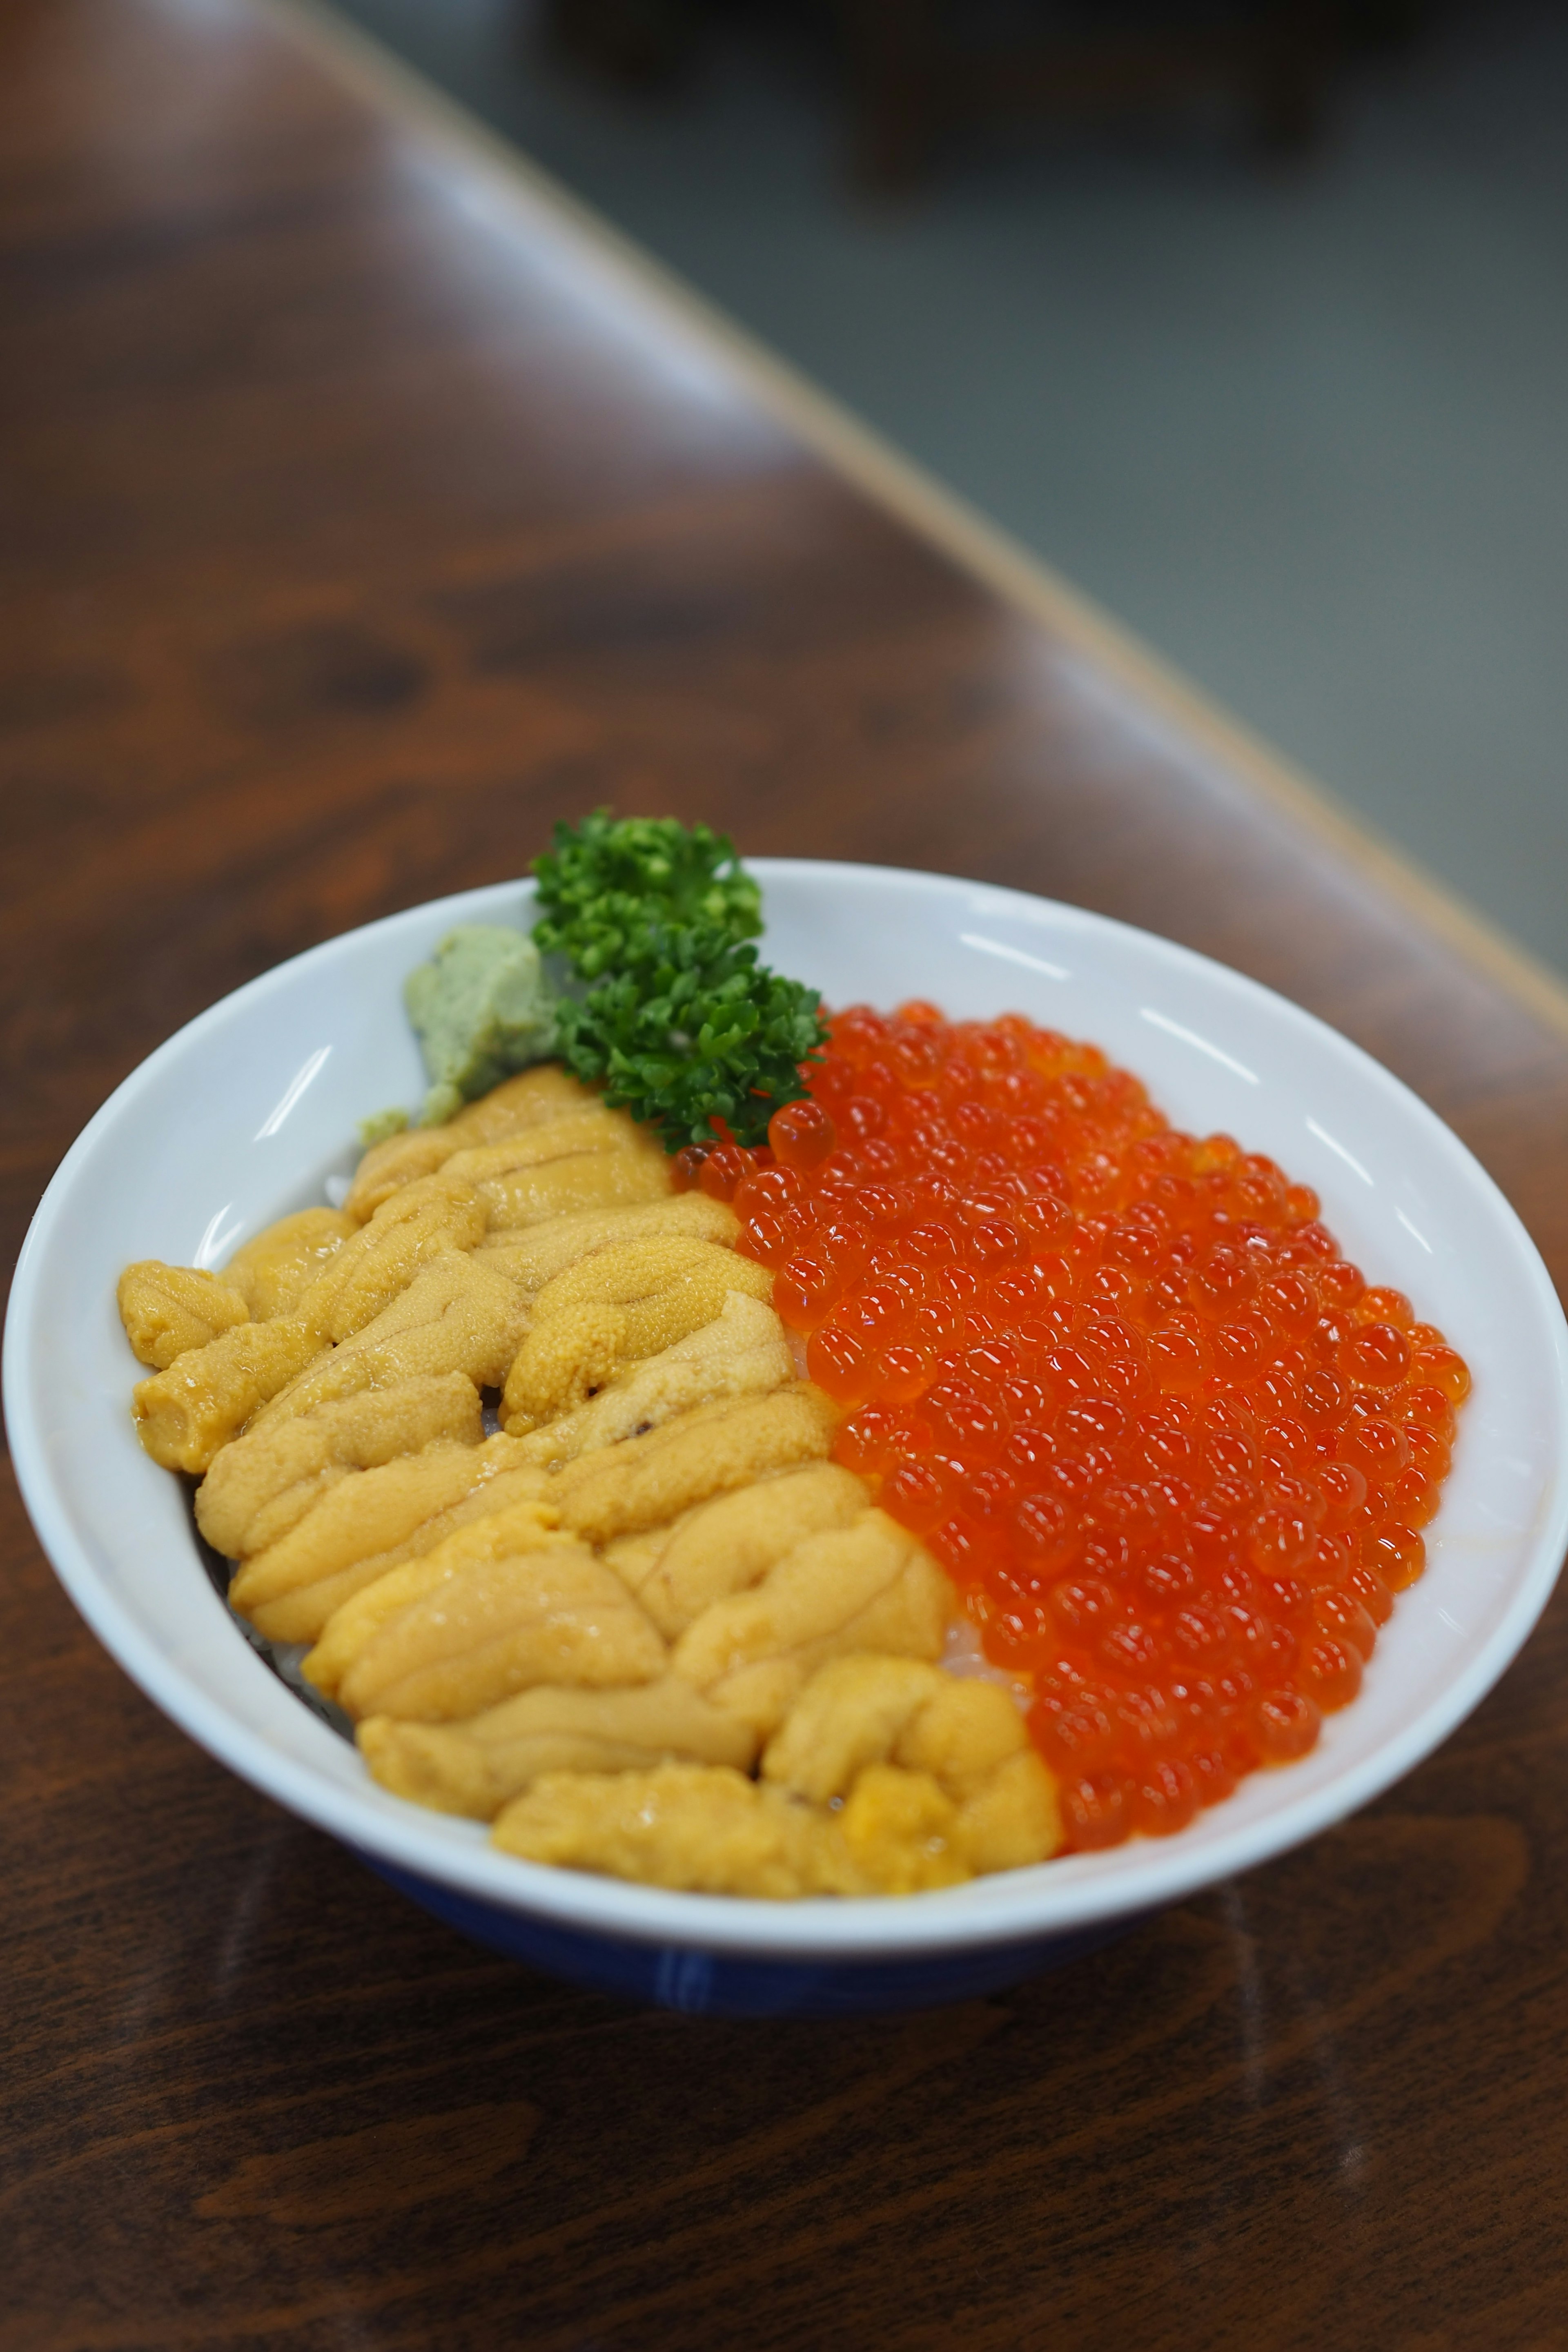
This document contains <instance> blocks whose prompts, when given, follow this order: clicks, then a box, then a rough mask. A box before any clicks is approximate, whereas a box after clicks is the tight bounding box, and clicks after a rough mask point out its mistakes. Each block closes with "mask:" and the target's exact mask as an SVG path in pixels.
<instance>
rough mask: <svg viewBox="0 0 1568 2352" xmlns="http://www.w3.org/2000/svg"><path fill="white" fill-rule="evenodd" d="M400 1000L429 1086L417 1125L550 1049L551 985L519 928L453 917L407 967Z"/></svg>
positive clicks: (436, 1122)
mask: <svg viewBox="0 0 1568 2352" xmlns="http://www.w3.org/2000/svg"><path fill="white" fill-rule="evenodd" d="M403 1001H404V1003H405V1005H406V1006H407V1008H408V1018H409V1020H410V1021H411V1022H412V1023H413V1024H414V1029H415V1034H416V1036H417V1037H418V1039H419V1049H420V1052H421V1053H422V1054H423V1055H424V1056H425V1067H426V1070H427V1071H428V1072H429V1074H430V1079H431V1086H430V1091H429V1093H428V1094H427V1095H426V1097H425V1108H424V1110H423V1112H422V1113H421V1115H420V1125H421V1126H422V1127H439V1126H440V1125H441V1124H442V1123H443V1122H444V1121H445V1120H447V1119H449V1118H452V1117H453V1116H454V1114H455V1113H456V1112H458V1111H459V1110H461V1108H462V1107H463V1105H464V1104H465V1103H466V1102H472V1101H473V1099H474V1097H476V1096H477V1095H483V1094H489V1090H490V1088H491V1087H499V1086H500V1082H501V1080H502V1079H503V1078H509V1077H510V1076H512V1074H513V1072H514V1071H517V1070H525V1069H526V1068H527V1067H528V1066H529V1064H530V1063H531V1062H542V1061H546V1060H548V1058H549V1057H550V1055H552V1054H553V1053H555V1052H556V1051H557V1050H558V1048H557V1042H556V1005H557V1003H558V1001H559V1000H558V998H557V996H556V993H555V991H554V990H553V989H552V987H551V985H550V982H548V981H547V980H546V978H545V976H544V971H543V968H542V965H541V962H540V960H539V950H538V949H537V948H536V947H535V946H534V944H533V941H532V940H531V939H526V938H525V937H524V936H523V934H522V932H521V931H509V930H504V929H501V928H500V926H499V925H498V924H494V923H459V924H458V928H457V929H456V930H455V931H448V932H447V937H446V938H445V939H444V940H442V942H441V944H440V946H439V947H438V948H437V950H436V952H435V954H434V955H433V956H432V958H431V959H430V961H429V962H428V963H422V964H420V965H419V966H418V967H417V968H416V970H415V971H411V972H410V973H409V975H408V978H407V980H406V981H405V982H404V986H403Z"/></svg>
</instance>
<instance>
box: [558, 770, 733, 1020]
mask: <svg viewBox="0 0 1568 2352" xmlns="http://www.w3.org/2000/svg"><path fill="white" fill-rule="evenodd" d="M554 844H555V845H554V847H553V849H552V850H550V851H548V852H547V853H546V855H545V856H542V857H536V858H535V859H534V861H533V870H534V873H535V874H536V875H537V876H538V877H539V903H540V906H541V907H542V909H543V919H542V921H540V922H538V923H536V924H535V925H534V930H533V936H534V940H535V941H536V943H537V944H538V945H539V946H540V947H541V948H542V950H544V952H545V954H546V955H551V954H560V955H564V956H567V957H569V958H570V959H571V961H572V963H573V964H574V967H575V968H576V970H577V971H578V972H579V973H580V974H581V975H582V977H583V978H584V980H597V979H598V978H599V976H600V974H601V973H603V972H607V971H625V970H626V969H627V968H628V967H629V966H630V965H632V964H634V963H636V962H637V961H639V960H641V959H642V958H643V957H644V956H645V955H646V953H647V947H646V940H647V933H648V931H649V930H650V929H652V928H653V927H654V926H656V925H664V926H681V925H686V924H699V923H700V924H705V925H708V926H710V928H711V929H715V930H717V931H719V932H721V934H722V935H723V936H724V938H726V939H728V940H754V939H755V938H756V937H757V935H758V933H759V932H760V931H761V929H762V928H763V894H762V892H761V891H760V890H759V889H758V887H757V886H756V884H755V883H754V882H753V881H752V877H751V876H750V875H749V874H743V873H742V870H741V860H740V857H739V856H738V854H737V852H736V849H735V845H734V843H733V842H732V841H731V839H730V837H729V835H728V834H722V833H712V832H710V830H709V828H708V827H707V825H705V824H694V825H692V826H690V827H689V828H688V827H687V826H686V825H683V824H680V823H679V820H678V819H677V818H675V817H672V816H628V817H622V818H620V819H619V820H618V821H617V820H616V819H615V818H613V817H612V816H611V815H610V813H609V811H608V810H607V809H595V812H594V814H593V815H592V816H586V817H584V820H583V822H582V824H579V825H570V824H558V825H557V826H556V827H555V833H554Z"/></svg>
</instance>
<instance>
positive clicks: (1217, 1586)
mask: <svg viewBox="0 0 1568 2352" xmlns="http://www.w3.org/2000/svg"><path fill="white" fill-rule="evenodd" d="M809 1075H810V1083H811V1097H812V1098H811V1099H810V1100H809V1101H805V1102H799V1103H794V1104H791V1105H790V1106H789V1107H788V1108H786V1109H784V1110H782V1111H780V1112H778V1113H777V1114H776V1116H775V1118H774V1119H773V1124H772V1126H771V1128H770V1129H769V1142H770V1147H771V1148H770V1149H769V1150H765V1151H762V1152H749V1151H745V1150H740V1149H738V1148H737V1147H735V1146H732V1145H726V1146H722V1147H721V1148H720V1149H719V1150H714V1151H711V1152H709V1153H706V1154H704V1153H702V1152H701V1151H700V1150H690V1151H688V1152H684V1153H682V1154H681V1155H680V1158H679V1161H678V1165H677V1181H678V1183H681V1184H685V1185H688V1186H690V1185H695V1184H700V1186H701V1188H702V1189H703V1190H704V1191H705V1192H711V1193H713V1194H714V1195H715V1196H716V1197H717V1198H720V1199H724V1200H730V1201H731V1202H732V1203H733V1205H734V1207H735V1209H736V1211H737V1212H738V1213H740V1215H741V1217H742V1221H743V1226H744V1231H743V1234H742V1241H741V1244H740V1245H741V1247H742V1250H744V1251H746V1252H747V1253H748V1254H749V1255H752V1257H755V1258H757V1259H759V1260H761V1261H762V1262H763V1264H764V1265H769V1266H771V1267H773V1268H774V1269H775V1276H774V1285H773V1303H774V1305H775V1306H776V1307H777V1308H778V1311H779V1313H780V1314H781V1316H782V1317H783V1318H784V1321H785V1322H786V1323H788V1324H789V1325H790V1326H791V1327H792V1328H794V1329H795V1331H797V1332H800V1333H803V1334H806V1335H809V1336H808V1344H807V1349H806V1360H807V1365H808V1368H809V1370H810V1373H811V1376H812V1378H813V1380H814V1381H816V1382H817V1384H818V1385H819V1386H820V1387H821V1388H822V1389H824V1390H825V1391H826V1392H827V1394H828V1395H829V1396H830V1397H832V1398H833V1399H834V1400H835V1401H836V1402H838V1403H839V1404H840V1405H843V1406H846V1407H848V1408H849V1409H850V1412H849V1417H848V1418H847V1420H846V1422H845V1423H844V1425H843V1427H842V1429H841V1431H840V1433H839V1436H838V1442H837V1458H838V1459H839V1461H841V1462H842V1463H844V1464H845V1465H847V1467H849V1468H850V1469H853V1470H855V1471H858V1473H859V1474H860V1475H862V1476H863V1477H868V1478H870V1479H872V1480H874V1481H875V1482H876V1483H877V1485H878V1488H879V1501H880V1503H881V1505H882V1507H883V1508H884V1509H885V1510H887V1511H888V1512H889V1513H890V1514H891V1515H892V1516H893V1517H896V1518H898V1519H900V1520H901V1521H902V1523H903V1524H904V1525H905V1526H906V1527H908V1528H910V1529H912V1530H913V1531H914V1532H915V1533H916V1534H918V1535H919V1536H920V1537H921V1539H922V1540H923V1541H924V1542H925V1543H926V1544H927V1545H928V1546H929V1547H930V1549H931V1550H932V1551H933V1552H935V1554H936V1555H937V1557H938V1558H939V1559H941V1560H942V1563H943V1565H944V1566H945V1567H946V1568H947V1569H948V1570H949V1571H950V1573H951V1574H952V1576H953V1578H954V1579H955V1580H956V1581H957V1584H958V1586H959V1589H960V1591H962V1592H963V1597H964V1601H965V1605H966V1607H967V1608H968V1610H969V1612H970V1614H971V1615H972V1616H973V1619H974V1620H975V1621H976V1622H977V1624H978V1626H979V1628H980V1631H981V1635H982V1638H983V1641H984V1646H985V1649H986V1652H987V1654H988V1655H989V1656H990V1657H991V1658H992V1659H993V1660H994V1662H995V1663H996V1664H999V1665H1002V1666H1005V1667H1006V1668H1008V1669H1009V1670H1011V1671H1013V1672H1015V1673H1022V1674H1026V1675H1029V1676H1030V1677H1031V1678H1032V1682H1033V1688H1034V1693H1035V1697H1034V1704H1033V1707H1032V1711H1031V1715H1030V1726H1031V1729H1032V1731H1033V1734H1034V1737H1035V1739H1036V1741H1037V1745H1038V1747H1039V1748H1040V1751H1041V1753H1042V1754H1043V1755H1044V1757H1045V1758H1046V1759H1047V1762H1048V1763H1049V1764H1050V1766H1051V1767H1052V1769H1054V1770H1055V1771H1056V1772H1057V1773H1058V1775H1059V1776H1060V1778H1061V1782H1062V1800H1063V1811H1064V1817H1065V1820H1066V1822H1067V1824H1068V1839H1069V1843H1071V1844H1073V1845H1076V1846H1078V1847H1080V1848H1084V1847H1094V1846H1105V1845H1112V1844H1115V1843H1118V1842H1119V1841H1120V1840H1121V1839H1122V1838H1124V1837H1126V1836H1127V1835H1129V1834H1130V1833H1131V1832H1143V1833H1145V1834H1151V1835H1163V1834H1166V1833H1168V1832H1172V1831H1173V1830H1178V1829H1181V1828H1183V1827H1184V1825H1185V1824H1186V1822H1189V1821H1191V1820H1192V1818H1193V1816H1194V1813H1195V1812H1196V1811H1197V1809H1198V1808H1199V1806H1201V1805H1205V1804H1212V1803H1214V1802H1215V1801H1217V1800H1218V1799H1220V1798H1222V1797H1225V1796H1227V1795H1228V1794H1229V1793H1230V1791H1231V1790H1233V1789H1234V1788H1235V1786H1236V1784H1237V1780H1238V1779H1239V1778H1240V1777H1241V1776H1242V1775H1243V1774H1244V1773H1247V1772H1249V1771H1252V1770H1253V1769H1255V1768H1256V1767H1258V1765H1260V1764H1279V1763H1286V1762H1289V1761H1290V1760H1291V1759H1294V1758H1296V1757H1299V1756H1301V1755H1304V1754H1305V1753H1306V1751H1307V1750H1308V1749H1309V1748H1310V1747H1311V1746H1312V1744H1313V1742H1314V1741H1315V1740H1316V1738H1317V1737H1318V1732H1319V1728H1320V1725H1321V1717H1322V1713H1323V1711H1324V1710H1327V1709H1333V1708H1335V1707H1341V1706H1345V1705H1346V1704H1347V1703H1348V1702H1349V1701H1350V1700H1351V1699H1352V1698H1353V1697H1354V1696H1355V1695H1356V1692H1357V1691H1358V1689H1359V1688H1360V1686H1361V1679H1362V1669H1363V1663H1364V1661H1365V1660H1366V1659H1367V1658H1368V1657H1369V1656H1370V1655H1371V1653H1372V1649H1373V1643H1374V1642H1375V1640H1376V1634H1377V1628H1378V1626H1379V1625H1381V1624H1383V1623H1384V1622H1385V1621H1386V1620H1387V1618H1388V1615H1389V1612H1390V1611H1391V1610H1392V1608H1393V1606H1394V1598H1393V1596H1394V1593H1395V1592H1396V1591H1399V1590H1400V1589H1401V1587H1403V1586H1405V1585H1407V1584H1410V1583H1411V1582H1413V1581H1414V1580H1415V1578H1416V1577H1418V1576H1419V1575H1420V1573H1421V1571H1422V1569H1423V1567H1424V1566H1425V1564H1426V1547H1425V1544H1424V1542H1423V1540H1422V1537H1421V1533H1420V1530H1421V1529H1422V1528H1423V1527H1425V1526H1426V1523H1427V1521H1428V1520H1429V1519H1430V1518H1431V1517H1432V1515H1433V1513H1434V1512H1435V1511H1436V1507H1437V1501H1438V1490H1439V1488H1440V1486H1441V1485H1442V1481H1443V1479H1444V1477H1445V1476H1446V1475H1447V1470H1448V1466H1449V1447H1450V1445H1451V1444H1452V1442H1453V1436H1454V1427H1455V1407H1456V1406H1458V1405H1459V1404H1460V1403H1462V1402H1463V1401H1464V1399H1465V1397H1466V1396H1467V1394H1468V1391H1469V1386H1470V1376H1469V1372H1468V1370H1467V1368H1466V1365H1465V1363H1464V1360H1463V1359H1462V1358H1461V1357H1460V1356H1459V1355H1458V1354H1457V1353H1456V1352H1455V1350H1454V1349H1452V1348H1450V1347H1449V1346H1448V1345H1447V1342H1446V1341H1445V1339H1444V1337H1443V1334H1442V1333H1441V1331H1439V1330H1438V1329H1436V1327H1435V1326H1434V1325H1432V1324H1429V1323H1422V1322H1418V1321H1417V1320H1416V1319H1415V1313H1414V1310H1413V1309H1412V1307H1411V1305H1410V1302H1409V1300H1408V1299H1407V1298H1405V1297H1404V1296H1403V1294H1402V1293H1401V1292H1399V1291H1397V1290H1392V1289H1385V1288H1381V1287H1373V1288H1370V1289H1369V1288H1368V1286H1367V1285H1366V1282H1365V1280H1364V1278H1363V1276H1362V1274H1361V1272H1360V1270H1359V1268H1357V1267H1356V1266H1354V1265H1350V1264H1348V1263H1347V1261H1346V1260H1345V1259H1344V1258H1343V1257H1342V1255H1341V1254H1340V1250H1339V1247H1338V1244H1336V1242H1335V1240H1334V1238H1333V1235H1332V1234H1331V1233H1329V1232H1328V1231H1327V1230H1326V1228H1325V1227H1324V1226H1323V1224H1322V1223H1321V1222H1320V1220H1319V1215H1318V1209H1319V1203H1318V1200H1317V1196H1316V1195H1315V1193H1313V1192H1311V1191H1310V1189H1309V1188H1308V1187H1307V1186H1305V1185H1301V1184H1292V1183H1291V1182H1290V1181H1289V1178H1288V1177H1287V1176H1286V1175H1285V1174H1284V1173H1283V1172H1282V1171H1280V1170H1279V1168H1277V1167H1276V1166H1275V1164H1274V1162H1273V1161H1272V1160H1267V1159H1264V1158H1262V1157H1260V1156H1259V1155H1258V1154H1248V1153H1246V1152H1244V1151H1243V1150H1242V1149H1241V1147H1240V1145H1239V1144H1237V1142H1235V1141H1234V1140H1233V1139H1231V1138H1230V1137H1229V1136H1225V1135H1215V1136H1209V1137H1207V1138H1206V1139H1202V1140H1199V1139H1196V1138H1194V1137H1193V1136H1190V1135H1183V1134H1180V1133H1178V1132H1176V1131H1175V1130H1174V1129H1172V1127H1171V1126H1170V1124H1169V1122H1168V1121H1167V1120H1166V1119H1165V1118H1164V1117H1163V1115H1162V1113H1161V1112H1159V1111H1158V1110H1156V1109H1155V1108H1153V1106H1152V1104H1151V1103H1150V1101H1149V1099H1148V1097H1147V1095H1146V1093H1145V1091H1144V1089H1143V1087H1142V1086H1141V1085H1140V1083H1139V1081H1138V1080H1137V1079H1136V1078H1135V1077H1132V1076H1130V1075H1129V1074H1128V1073H1127V1072H1126V1071H1124V1070H1119V1069H1115V1068H1112V1067H1111V1066H1110V1064H1109V1063H1108V1062H1107V1060H1106V1058H1105V1056H1104V1055H1103V1054H1101V1053H1100V1051H1099V1050H1098V1048H1097V1047H1095V1046H1093V1045H1076V1044H1073V1043H1071V1042H1070V1041H1069V1040H1068V1039H1067V1038H1066V1037H1062V1036H1058V1035H1057V1034H1055V1033H1054V1032H1052V1031H1049V1030H1042V1029H1037V1028H1036V1027H1034V1026H1033V1024H1031V1023H1029V1022H1028V1021H1026V1020H1024V1019H1023V1018H1022V1017H1021V1016H1018V1015H1016V1014H1008V1015H1006V1016H1005V1017H1004V1018H1003V1019H1001V1020H998V1021H992V1022H984V1023H980V1022H951V1023H950V1022H948V1021H945V1020H944V1019H943V1018H942V1014H941V1013H939V1012H938V1011H937V1010H936V1008H935V1007H934V1006H932V1005H930V1004H924V1003H909V1004H905V1005H902V1006H900V1009H899V1011H898V1013H895V1014H894V1015H892V1016H891V1017H888V1016H884V1015H882V1014H879V1013H874V1012H872V1011H871V1010H869V1008H868V1007H865V1006H859V1005H857V1006H854V1007H852V1008H851V1009H850V1010H849V1011H848V1012H847V1013H840V1014H839V1015H838V1016H837V1018H836V1019H835V1020H834V1021H833V1022H832V1024H831V1042H830V1044H829V1046H828V1049H827V1053H826V1059H825V1060H824V1061H823V1063H822V1064H821V1065H820V1066H819V1067H816V1069H814V1070H813V1071H812V1072H811V1073H810V1074H809Z"/></svg>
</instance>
